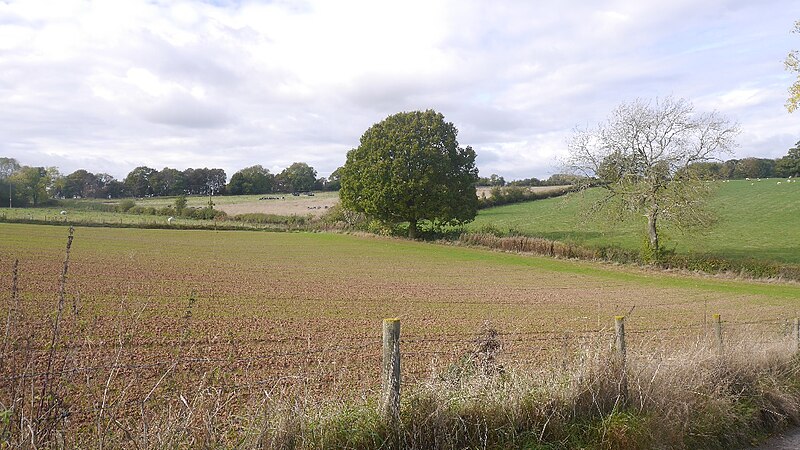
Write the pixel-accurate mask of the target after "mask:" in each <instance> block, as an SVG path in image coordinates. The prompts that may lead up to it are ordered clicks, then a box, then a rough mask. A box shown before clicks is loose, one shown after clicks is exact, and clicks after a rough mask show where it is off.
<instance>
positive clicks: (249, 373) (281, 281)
mask: <svg viewBox="0 0 800 450" xmlns="http://www.w3.org/2000/svg"><path fill="white" fill-rule="evenodd" d="M66 235H67V229H66V228H65V227H58V226H43V225H18V224H2V225H0V285H2V286H10V285H11V273H12V268H11V264H12V259H14V258H18V259H19V260H20V276H19V280H18V283H19V289H20V294H21V302H22V303H21V306H22V311H23V317H24V319H23V322H22V324H23V325H20V326H22V327H23V328H25V327H29V328H31V329H34V330H39V331H47V330H49V326H47V325H46V324H47V322H48V319H49V318H51V317H52V314H53V311H54V308H55V306H56V305H55V303H56V298H57V292H58V279H59V276H58V275H59V273H60V270H61V269H60V268H61V265H62V261H63V252H64V250H63V247H64V243H65V242H66ZM798 297H800V286H796V285H777V284H765V283H753V282H750V283H746V282H738V281H723V280H716V279H706V278H691V277H682V276H674V275H664V274H658V273H651V272H648V271H643V270H634V269H625V270H623V269H620V268H616V267H612V266H603V265H598V264H593V263H583V262H574V261H559V260H553V259H548V258H534V257H524V256H519V255H511V254H503V253H497V252H490V251H484V250H477V249H468V248H461V247H451V246H442V245H436V244H426V243H416V242H407V241H401V240H391V239H381V238H371V237H370V238H364V237H355V236H348V235H338V234H322V233H317V234H314V233H266V234H262V233H256V234H254V233H248V232H232V231H229V232H213V231H179V230H138V229H113V228H77V229H76V231H75V241H74V244H73V247H72V254H71V262H70V267H69V277H68V283H67V304H68V305H71V304H72V302H73V300H74V301H75V311H77V315H75V317H74V318H73V319H72V322H74V323H72V326H73V327H77V328H74V329H73V332H75V333H77V330H78V329H80V330H81V332H80V333H79V334H76V336H78V335H79V336H81V339H76V340H74V341H73V342H71V343H69V344H68V345H67V346H68V347H70V346H71V347H73V348H75V349H79V348H81V347H82V346H84V345H85V344H86V342H91V343H92V345H91V347H93V348H94V351H99V352H101V353H102V352H104V351H107V352H113V351H114V350H115V349H116V348H117V347H118V344H119V343H120V342H123V343H124V345H123V347H125V348H127V349H129V350H130V354H129V355H128V357H129V358H130V361H129V363H134V362H138V363H141V362H143V361H144V362H147V361H160V360H164V359H166V360H170V358H172V357H175V356H176V354H175V352H176V351H177V350H176V349H180V350H179V352H180V355H181V357H187V358H195V359H198V358H199V359H202V358H212V360H225V361H227V359H226V358H231V361H233V363H235V361H236V360H237V358H239V357H249V356H258V355H265V359H264V360H263V361H261V363H263V364H262V365H254V364H250V365H249V366H248V367H246V370H244V369H245V368H241V367H238V368H235V369H236V370H232V371H231V372H230V373H229V374H228V375H229V376H232V377H234V378H237V380H238V381H237V382H244V381H254V380H262V381H263V380H271V381H275V380H277V379H282V378H281V377H287V376H288V377H289V378H285V379H283V381H284V382H289V381H291V380H293V379H294V380H297V379H301V378H297V377H301V375H303V376H305V375H309V376H310V374H311V373H312V372H313V371H309V370H308V364H310V362H309V361H308V355H306V354H305V353H303V352H304V351H306V350H315V351H316V350H320V349H326V350H325V351H326V352H327V353H329V354H335V355H338V356H335V357H334V358H332V360H328V361H325V362H324V364H333V365H335V366H336V371H334V372H329V371H327V369H326V370H324V371H322V372H320V373H323V372H324V373H325V374H326V375H325V376H324V377H322V378H324V379H317V380H316V383H317V387H319V388H320V389H322V390H326V389H329V388H330V382H331V380H330V379H329V378H330V377H331V376H332V377H333V378H335V380H336V383H347V384H349V385H350V386H349V387H350V388H356V389H358V388H363V389H368V388H371V387H374V384H375V383H376V382H377V373H376V370H375V367H376V366H375V365H376V362H375V361H376V358H378V354H379V342H380V336H379V330H380V323H381V319H383V318H386V317H399V318H400V319H401V320H402V323H403V336H404V339H407V348H408V350H410V353H409V355H408V356H407V357H406V363H405V364H406V365H407V367H409V368H410V372H409V374H408V376H409V379H415V378H424V377H425V376H426V374H428V373H429V372H430V368H431V365H432V364H434V365H436V364H447V363H448V362H449V361H451V360H452V359H454V358H457V357H458V356H459V355H460V354H461V353H459V352H462V351H463V350H464V348H468V347H469V345H470V342H471V341H470V339H471V337H472V336H474V335H475V334H476V333H478V332H480V330H481V328H482V327H483V326H484V323H486V322H488V324H489V325H490V326H491V327H493V328H495V329H497V330H499V331H501V332H503V333H508V335H509V336H510V337H509V339H510V342H508V343H507V345H506V347H505V351H506V352H507V353H508V355H509V357H511V356H512V355H516V356H514V357H513V358H512V359H514V360H518V361H523V362H524V361H534V360H536V359H537V358H538V357H539V356H541V355H540V354H543V355H547V354H548V352H549V351H550V350H552V349H548V346H547V345H544V346H542V345H540V344H539V343H536V344H535V345H531V342H527V343H526V342H525V340H524V339H522V337H524V336H525V335H526V333H532V332H541V331H542V330H546V331H552V332H553V333H555V334H559V333H584V332H592V331H596V330H598V329H605V328H606V327H607V325H608V323H609V321H610V320H611V319H610V318H611V317H612V316H613V315H617V314H627V315H628V316H629V317H630V320H632V322H631V325H630V327H631V328H632V329H637V328H640V329H649V328H669V327H682V326H699V325H700V324H702V323H703V322H704V321H706V320H708V316H709V315H710V314H711V313H721V314H723V317H725V318H726V320H729V321H731V322H749V321H760V320H766V321H775V320H777V321H781V320H783V319H782V318H790V317H794V315H796V314H797V312H798V311H797V309H798V307H797V304H796V299H797V298H798ZM7 307H8V304H7V303H3V308H4V309H3V310H0V312H2V314H3V315H4V317H5V314H6V313H7ZM68 309H69V308H68ZM68 316H69V314H67V315H66V316H65V317H68ZM69 335H70V334H69V333H68V334H65V336H69ZM37 336H38V337H37V339H38V341H37V345H38V346H40V347H42V348H43V347H44V346H45V344H46V341H47V339H48V333H47V332H42V333H39V334H38V335H37ZM120 336H122V337H123V338H121V337H120ZM120 339H122V341H120ZM337 346H338V347H341V351H338V350H336V348H337ZM353 349H356V350H353ZM276 352H277V353H281V352H283V353H288V354H292V356H291V357H288V359H287V358H283V359H274V358H268V357H267V356H269V355H271V354H276ZM297 352H299V353H297ZM105 356H106V357H107V356H108V355H105ZM94 357H101V355H95V356H94ZM195 362H196V363H198V364H199V362H198V361H195ZM233 363H232V364H233ZM251 363H252V361H251ZM317 363H322V362H321V361H317ZM201 366H202V364H201ZM234 366H235V364H234ZM317 369H319V370H322V369H321V368H320V367H317ZM157 373H158V371H157V370H156V371H154V372H153V373H151V376H155V375H156V374H157ZM292 377H294V378H292ZM326 377H328V378H326ZM312 378H313V377H312ZM302 379H303V380H305V381H304V383H305V382H307V377H304V378H302ZM306 387H308V386H306Z"/></svg>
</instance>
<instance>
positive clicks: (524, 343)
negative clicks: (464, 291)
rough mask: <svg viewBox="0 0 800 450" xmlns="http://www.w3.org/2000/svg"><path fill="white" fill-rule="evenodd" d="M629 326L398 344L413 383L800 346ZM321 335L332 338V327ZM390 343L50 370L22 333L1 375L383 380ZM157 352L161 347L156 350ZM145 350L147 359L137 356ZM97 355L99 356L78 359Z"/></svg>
mask: <svg viewBox="0 0 800 450" xmlns="http://www.w3.org/2000/svg"><path fill="white" fill-rule="evenodd" d="M622 320H623V322H624V320H625V319H622ZM398 323H399V322H398ZM626 325H627V328H623V330H622V331H620V330H619V325H618V324H617V326H616V327H615V326H613V325H610V326H608V327H601V328H597V329H592V330H524V331H523V330H516V331H502V330H500V331H498V330H495V329H492V328H487V329H486V330H483V331H480V332H473V333H458V332H452V333H446V332H440V333H431V332H428V333H424V334H410V335H403V336H402V337H398V340H397V342H392V343H391V344H390V345H391V346H392V348H393V349H394V348H395V347H396V349H397V351H398V352H400V350H401V349H402V352H400V353H399V355H400V358H401V360H402V361H403V366H404V367H403V371H402V374H401V377H402V383H403V385H404V386H412V385H415V384H419V383H422V382H425V381H428V380H430V379H433V378H436V377H437V376H440V375H441V374H442V373H446V372H447V371H448V370H452V369H453V367H455V366H458V365H459V364H461V365H464V364H473V363H474V361H477V360H480V359H481V358H483V359H487V358H489V359H491V360H492V361H494V362H496V363H497V364H502V365H503V366H505V367H508V368H514V367H521V368H524V367H525V366H530V365H542V364H543V363H545V362H547V361H548V360H550V361H552V360H553V359H554V358H561V359H564V358H566V357H568V356H569V355H571V354H574V353H575V352H577V351H578V350H579V349H581V348H588V347H592V348H601V349H602V348H605V349H607V350H612V349H614V348H617V349H619V345H620V344H619V342H620V341H622V342H623V344H622V347H623V348H624V352H641V353H642V354H643V355H645V356H647V355H648V353H653V352H655V351H661V352H663V350H658V346H659V345H665V343H666V342H669V345H670V346H674V345H675V343H680V342H684V343H689V344H690V343H695V344H699V343H702V344H704V345H707V346H709V347H713V348H714V349H716V351H717V352H718V353H719V354H720V355H724V354H725V351H726V349H727V348H729V347H732V346H735V345H738V344H740V343H743V342H744V343H747V344H748V345H761V346H769V345H779V346H781V345H782V346H786V348H788V349H790V350H793V351H797V349H798V348H800V322H798V320H797V319H791V320H789V319H786V318H768V319H759V320H750V321H723V320H722V318H721V317H720V316H719V315H714V316H713V320H712V321H711V323H706V324H704V323H702V322H699V323H692V324H683V325H675V326H655V327H653V326H651V327H641V328H637V327H636V322H635V321H633V322H632V321H630V320H628V323H627V324H626ZM398 336H399V334H398ZM321 338H322V339H326V340H327V339H330V337H329V336H321ZM385 347H386V343H385V342H383V343H382V336H379V335H378V333H376V336H375V337H368V336H358V337H349V338H344V337H343V338H341V339H340V341H339V342H334V343H331V342H321V341H320V340H319V339H312V338H311V337H310V336H289V337H280V338H268V337H253V338H236V339H227V340H219V341H209V340H204V339H188V338H187V339H175V340H162V341H158V340H152V341H139V342H137V341H135V340H132V341H129V342H121V341H111V340H109V341H104V342H98V343H92V344H86V343H81V342H69V341H67V342H63V343H59V344H58V347H57V350H58V351H60V352H61V353H62V354H64V355H65V356H64V357H63V358H62V359H61V360H60V361H61V362H60V364H54V365H53V367H52V368H51V370H49V371H48V370H41V368H40V367H39V366H41V365H42V364H41V362H42V358H43V357H44V356H45V355H46V354H47V352H49V351H50V350H51V348H50V346H49V345H33V344H31V343H30V340H27V341H20V342H18V343H17V345H16V346H15V345H5V348H6V352H5V354H3V355H2V356H3V360H4V364H3V367H5V369H6V370H5V371H4V372H5V373H3V374H0V385H3V386H9V385H10V384H12V383H15V382H20V381H28V382H36V380H40V379H46V378H48V377H52V378H54V379H60V380H67V379H70V378H72V377H87V376H93V374H96V373H99V372H109V371H114V372H115V374H116V376H123V375H126V374H128V375H131V376H151V377H152V376H157V375H158V374H160V373H161V372H163V370H165V369H168V368H169V369H170V371H172V372H173V373H187V374H189V373H193V372H194V373H204V372H206V371H208V370H210V369H216V370H220V371H223V372H225V371H227V372H230V373H233V374H243V373H244V371H245V370H249V371H250V372H251V376H249V380H248V381H246V382H242V383H221V384H220V385H219V387H221V388H230V389H240V388H244V387H247V386H249V385H252V386H259V385H263V384H268V383H270V382H273V381H275V380H277V379H281V380H284V381H285V380H287V379H293V380H301V379H308V380H312V381H313V379H314V378H317V381H318V382H320V383H323V384H324V383H325V382H330V381H331V380H332V379H336V378H337V377H340V376H343V375H342V374H347V375H354V374H358V377H360V379H361V381H366V382H368V383H374V382H376V381H377V378H378V377H377V374H379V373H380V370H381V369H380V368H381V367H382V364H385V361H382V359H383V358H385V355H386V349H385ZM617 351H618V352H620V351H619V350H617ZM120 352H129V354H127V355H126V358H127V359H128V360H129V361H124V359H123V358H120V357H117V358H116V359H115V360H113V361H109V360H108V359H109V358H107V356H108V355H111V354H118V353H120ZM148 352H152V353H153V355H148ZM23 353H24V354H25V355H22V354H23ZM159 353H161V354H160V355H159ZM165 353H166V354H165ZM81 355H83V357H81ZM103 355H106V358H103V357H102V356H103ZM137 358H143V359H145V360H144V361H141V362H136V361H135V359H137ZM25 359H26V360H27V361H28V362H27V363H26V364H23V365H19V366H14V364H13V363H14V362H19V361H20V360H25ZM91 360H95V361H96V362H95V363H94V364H79V363H80V362H82V361H83V362H86V361H91ZM337 371H338V372H340V373H337ZM258 375H261V378H259V376H258ZM287 377H288V378H287ZM241 378H248V377H245V376H242V377H241ZM308 380H306V381H308ZM347 381H348V380H341V383H340V384H345V383H346V382H347ZM350 381H352V380H350Z"/></svg>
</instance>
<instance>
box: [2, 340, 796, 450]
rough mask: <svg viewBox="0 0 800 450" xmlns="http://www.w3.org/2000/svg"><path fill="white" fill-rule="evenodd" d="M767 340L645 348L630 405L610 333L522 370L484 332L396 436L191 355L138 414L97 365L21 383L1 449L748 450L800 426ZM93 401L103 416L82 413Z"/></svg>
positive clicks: (789, 379) (790, 364)
mask: <svg viewBox="0 0 800 450" xmlns="http://www.w3.org/2000/svg"><path fill="white" fill-rule="evenodd" d="M760 334H762V333H761V332H760V331H757V330H753V329H750V328H742V329H741V330H739V331H737V332H735V333H728V334H726V347H725V351H724V354H723V355H722V356H720V355H719V353H718V350H717V348H716V347H715V346H714V345H713V344H709V339H707V336H704V335H702V334H698V335H697V339H694V340H692V339H687V340H686V341H685V342H683V344H682V345H678V344H677V343H678V341H676V340H669V341H657V340H655V339H652V340H649V341H647V342H639V343H638V345H637V346H636V349H635V351H632V352H630V353H629V354H628V358H627V366H626V376H627V381H628V391H627V392H628V394H627V397H622V396H621V394H620V392H621V391H620V384H619V383H620V372H619V366H618V365H617V364H616V363H615V362H614V361H615V358H614V355H613V354H612V351H611V349H610V346H609V339H608V338H609V336H608V334H606V333H599V334H597V335H596V336H595V337H593V338H591V339H588V340H583V341H581V342H580V343H577V342H573V343H574V344H576V345H574V346H571V347H570V349H569V351H567V352H565V353H561V354H559V355H553V356H552V357H551V358H549V359H548V358H543V359H541V360H540V361H539V363H538V364H537V365H526V364H515V363H514V359H513V358H510V357H509V358H507V357H506V356H505V355H504V350H503V346H504V345H503V338H502V335H498V334H484V335H482V336H481V337H480V338H479V339H476V341H475V342H474V346H473V347H472V350H471V351H468V352H467V353H465V354H464V357H463V358H460V359H457V360H455V361H453V362H451V363H450V364H444V365H441V366H438V367H434V368H432V369H431V371H430V374H429V376H428V377H427V378H426V379H424V380H420V381H419V382H418V383H416V384H413V385H410V386H407V387H406V388H404V391H403V398H402V399H403V401H402V408H401V422H400V425H399V427H397V428H391V427H389V426H388V424H387V422H385V421H383V420H382V419H381V417H380V416H379V414H378V407H377V394H373V395H369V396H366V397H364V398H362V399H349V400H343V399H334V398H331V397H328V398H326V399H320V398H317V397H313V396H303V395H298V393H297V392H296V391H292V390H286V389H281V388H280V387H278V386H272V387H267V386H261V387H258V386H253V385H250V386H238V387H233V386H229V385H224V384H220V383H219V382H218V379H217V376H218V372H219V371H224V370H225V367H224V366H218V367H213V368H210V369H209V370H207V371H205V372H204V374H203V377H202V380H201V382H200V383H198V384H195V385H192V386H191V387H190V386H189V385H188V384H186V385H182V384H181V383H180V380H181V374H180V373H179V370H180V369H179V367H180V357H179V356H177V355H176V357H175V361H174V365H173V366H171V367H168V368H165V369H163V373H162V376H161V377H159V378H158V380H157V381H156V382H155V383H153V384H152V385H148V388H149V392H148V394H147V395H146V396H144V397H142V398H138V399H136V402H135V404H136V405H137V406H138V408H135V409H126V407H125V405H126V404H127V403H126V401H125V398H126V396H128V395H130V394H129V390H130V388H131V387H132V385H133V384H134V383H136V382H137V378H136V377H135V376H133V375H132V374H131V373H130V372H126V371H125V367H124V366H122V365H120V364H119V363H118V361H117V360H115V359H113V360H107V361H94V363H95V364H96V365H98V364H102V365H107V369H108V370H104V371H101V372H99V373H93V374H88V373H82V374H73V373H69V372H67V373H59V374H58V375H57V376H54V377H53V380H52V381H53V383H52V385H51V388H50V389H49V391H48V393H47V395H46V396H45V397H41V398H40V397H38V396H37V395H36V393H37V392H38V390H39V388H40V387H41V385H40V383H41V380H34V379H20V380H19V382H18V383H14V384H13V385H7V386H8V387H9V388H11V392H8V391H6V389H5V388H4V390H3V400H2V411H3V416H2V417H3V424H2V430H1V431H0V438H1V439H2V441H3V442H4V443H5V444H7V445H10V446H12V447H20V448H40V447H65V448H78V447H99V448H103V447H109V448H117V447H127V448H175V447H204V448H231V447H244V448H268V449H283V448H298V449H305V448H354V449H371V448H410V449H429V448H440V449H459V448H598V449H605V448H608V449H636V448H690V449H697V448H720V449H724V448H734V447H740V446H744V445H748V444H749V443H751V442H753V441H754V440H755V439H758V438H760V437H763V436H764V435H765V434H766V433H769V432H774V431H776V430H780V429H782V428H785V427H787V426H789V425H793V424H795V425H796V424H797V423H798V420H799V419H800V383H798V381H800V380H798V377H797V369H796V367H797V364H798V359H797V357H795V356H794V351H795V346H796V341H795V340H794V339H793V338H789V337H780V335H778V334H775V333H772V334H771V338H772V340H770V341H764V340H762V339H763V337H761V336H760ZM756 336H759V337H758V338H757V339H754V337H756ZM17 351H20V352H22V353H25V349H24V348H18V350H17ZM122 351H123V350H122V349H121V347H120V349H119V352H122ZM57 356H58V357H57V358H56V361H57V362H59V363H60V364H63V363H64V361H66V360H68V359H69V354H68V353H67V352H64V351H61V350H59V351H58V352H57ZM24 359H25V358H24V356H23V358H22V360H24ZM57 365H58V364H57ZM67 365H68V363H67ZM25 367H26V366H25V365H24V364H23V365H15V366H14V368H12V370H11V373H12V374H13V373H16V374H17V375H24V374H25V372H26V370H25ZM6 373H8V372H6ZM9 394H11V395H10V396H9ZM83 396H89V398H90V399H91V401H90V402H89V405H90V406H88V408H90V409H89V410H83V411H81V410H76V409H75V407H74V406H75V405H77V404H82V403H81V402H82V401H83V399H82V398H81V397H83ZM42 398H44V408H43V409H37V405H36V403H37V401H41V399H42Z"/></svg>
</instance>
